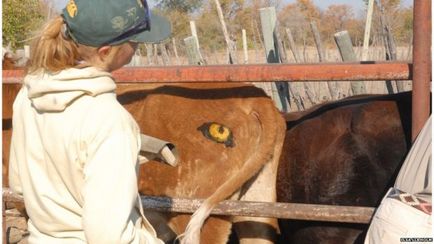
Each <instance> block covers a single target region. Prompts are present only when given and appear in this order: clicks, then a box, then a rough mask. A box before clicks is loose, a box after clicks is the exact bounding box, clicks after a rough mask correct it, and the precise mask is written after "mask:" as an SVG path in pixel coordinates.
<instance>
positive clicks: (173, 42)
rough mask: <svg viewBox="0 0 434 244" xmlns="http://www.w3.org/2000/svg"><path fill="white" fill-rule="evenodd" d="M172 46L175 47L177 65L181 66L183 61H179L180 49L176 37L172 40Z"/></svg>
mask: <svg viewBox="0 0 434 244" xmlns="http://www.w3.org/2000/svg"><path fill="white" fill-rule="evenodd" d="M172 45H173V52H174V53H175V58H176V64H177V65H181V61H180V60H179V56H178V48H177V47H176V39H175V37H174V38H172Z"/></svg>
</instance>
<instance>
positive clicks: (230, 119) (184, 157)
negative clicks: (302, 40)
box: [3, 83, 285, 244]
mask: <svg viewBox="0 0 434 244" xmlns="http://www.w3.org/2000/svg"><path fill="white" fill-rule="evenodd" d="M14 87H15V88H14ZM3 88H4V89H3V90H4V91H5V90H6V93H4V94H3V103H4V105H5V101H6V102H7V103H6V104H7V105H8V106H11V105H12V103H11V102H12V100H13V98H14V97H15V93H16V91H17V89H16V88H17V86H10V85H8V86H5V85H4V86H3ZM5 88H6V89H5ZM5 96H6V97H5ZM8 98H9V99H8ZM118 99H119V101H120V102H121V103H122V104H123V105H124V106H125V107H126V108H127V110H128V111H129V112H130V113H131V114H132V115H133V116H134V117H135V119H136V120H137V122H138V124H139V126H140V128H141V132H142V133H144V134H148V135H151V136H154V137H158V138H161V139H164V140H166V141H170V142H172V143H174V144H175V145H176V146H177V149H178V151H179V155H180V162H179V164H178V166H177V167H171V166H168V165H165V164H161V163H159V162H152V161H151V162H149V163H146V164H144V165H143V166H142V167H141V177H140V181H139V189H140V192H141V193H143V194H147V195H156V196H169V197H180V198H182V197H183V198H204V199H206V201H205V203H204V204H203V205H202V206H201V208H200V209H199V210H198V211H197V212H196V214H195V215H194V217H193V218H192V221H191V222H190V223H191V224H190V225H189V228H187V231H186V234H185V237H184V239H183V242H185V243H197V242H198V241H199V234H200V231H201V230H202V233H203V234H202V235H201V236H200V242H201V243H206V244H208V243H226V242H227V240H228V237H229V234H230V231H231V227H232V223H235V224H234V228H235V229H236V231H237V235H238V237H239V238H240V241H241V243H272V242H274V238H275V236H276V231H277V229H278V224H277V220H275V219H269V218H249V217H210V218H209V219H207V217H208V215H209V212H210V211H211V209H212V208H213V207H214V206H215V205H216V204H217V203H218V202H220V201H221V200H223V199H226V198H229V197H230V198H231V199H241V200H253V201H275V200H276V190H275V189H276V187H275V183H276V174H277V166H278V160H279V155H280V153H281V148H282V144H283V140H284V136H285V123H284V119H283V116H281V114H280V113H279V112H278V110H277V109H276V108H275V106H274V104H273V101H272V100H271V99H270V98H269V97H268V96H267V95H266V94H265V93H264V92H263V91H262V90H261V89H259V88H256V87H254V86H252V85H247V84H242V83H231V84H229V83H220V84H215V83H213V84H184V85H170V86H160V87H158V86H152V85H145V86H144V85H137V86H135V85H119V87H118ZM9 110H10V109H6V111H9ZM4 111H5V109H4ZM9 112H10V111H9ZM8 115H9V116H10V114H8ZM3 116H4V117H3V119H4V120H3V121H5V119H6V120H8V117H5V115H3ZM9 118H10V117H9ZM5 129H6V130H7V129H10V128H3V132H4V133H5ZM8 136H10V135H8ZM4 139H5V138H4ZM7 139H8V138H6V140H7ZM4 145H5V144H4ZM3 149H4V150H5V147H3ZM6 150H7V151H8V150H9V148H6ZM4 156H7V155H4ZM4 160H6V162H7V160H8V159H7V158H6V159H5V158H4ZM3 163H4V166H5V161H3ZM4 179H7V176H6V177H5V175H4ZM148 214H149V218H150V220H151V221H152V222H153V224H154V225H155V227H156V230H157V232H158V234H159V236H160V237H161V238H163V239H164V240H166V241H170V240H173V239H174V238H175V237H176V236H178V235H180V234H182V233H184V231H185V230H186V227H187V223H188V222H189V220H190V215H185V214H162V213H155V212H153V213H148ZM205 219H207V220H206V222H205V224H204V226H203V228H202V229H201V226H202V224H203V223H204V221H205Z"/></svg>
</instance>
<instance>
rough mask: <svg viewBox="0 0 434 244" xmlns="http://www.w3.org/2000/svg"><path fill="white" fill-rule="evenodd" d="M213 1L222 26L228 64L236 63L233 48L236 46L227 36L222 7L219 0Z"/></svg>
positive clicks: (235, 54)
mask: <svg viewBox="0 0 434 244" xmlns="http://www.w3.org/2000/svg"><path fill="white" fill-rule="evenodd" d="M214 2H215V5H216V9H217V14H218V16H219V21H220V24H221V26H222V31H223V36H224V38H225V41H226V45H227V48H228V49H227V50H228V53H229V63H230V64H236V63H238V58H237V52H236V50H235V48H236V46H235V43H234V41H232V40H231V38H230V37H229V32H228V28H227V27H226V22H225V18H224V16H223V10H222V7H221V5H220V1H219V0H214Z"/></svg>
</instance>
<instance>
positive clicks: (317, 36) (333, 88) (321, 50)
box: [310, 21, 337, 100]
mask: <svg viewBox="0 0 434 244" xmlns="http://www.w3.org/2000/svg"><path fill="white" fill-rule="evenodd" d="M310 28H311V30H312V33H313V38H314V41H315V45H316V49H317V50H318V59H319V62H324V61H325V55H324V48H323V47H322V40H321V35H320V33H319V30H318V27H317V25H316V22H315V21H311V22H310ZM323 84H324V83H323ZM318 85H321V83H319V84H318ZM326 85H327V88H328V90H329V93H330V97H331V99H332V100H333V99H336V98H337V96H336V88H337V85H336V82H332V81H328V82H327V83H326ZM319 93H320V91H319Z"/></svg>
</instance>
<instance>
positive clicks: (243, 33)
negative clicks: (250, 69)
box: [241, 29, 249, 64]
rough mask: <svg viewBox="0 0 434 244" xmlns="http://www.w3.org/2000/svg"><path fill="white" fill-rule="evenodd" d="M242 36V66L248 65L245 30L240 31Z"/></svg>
mask: <svg viewBox="0 0 434 244" xmlns="http://www.w3.org/2000/svg"><path fill="white" fill-rule="evenodd" d="M241 32H242V36H243V51H244V62H243V63H244V64H247V63H249V53H248V51H247V36H246V30H245V29H243V30H242V31H241Z"/></svg>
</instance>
